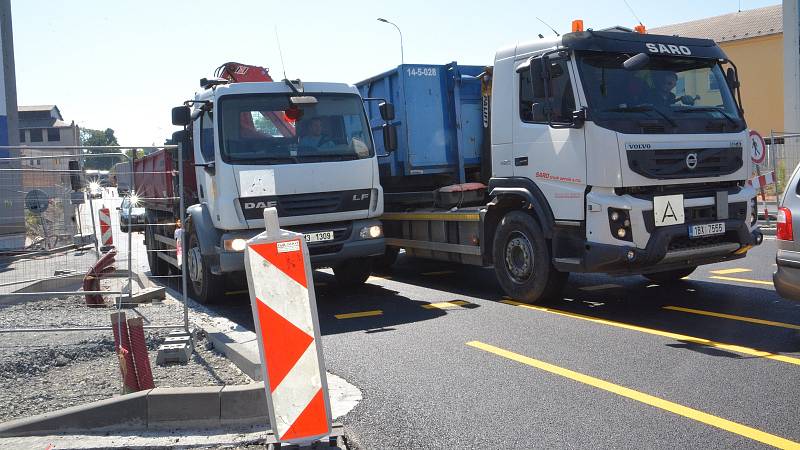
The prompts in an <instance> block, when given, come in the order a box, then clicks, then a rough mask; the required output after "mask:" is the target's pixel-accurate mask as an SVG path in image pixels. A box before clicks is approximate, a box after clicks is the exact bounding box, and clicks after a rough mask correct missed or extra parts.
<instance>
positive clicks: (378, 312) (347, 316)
mask: <svg viewBox="0 0 800 450" xmlns="http://www.w3.org/2000/svg"><path fill="white" fill-rule="evenodd" d="M380 315H383V311H381V310H380V309H376V310H374V311H362V312H354V313H347V314H336V315H335V316H333V317H336V318H337V319H355V318H357V317H370V316H380Z"/></svg>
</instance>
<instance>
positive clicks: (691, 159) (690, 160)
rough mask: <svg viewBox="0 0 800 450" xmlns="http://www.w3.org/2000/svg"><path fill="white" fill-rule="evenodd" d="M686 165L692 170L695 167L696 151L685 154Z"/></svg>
mask: <svg viewBox="0 0 800 450" xmlns="http://www.w3.org/2000/svg"><path fill="white" fill-rule="evenodd" d="M686 167H688V168H689V169H690V170H694V168H695V167H697V153H689V154H688V155H686Z"/></svg>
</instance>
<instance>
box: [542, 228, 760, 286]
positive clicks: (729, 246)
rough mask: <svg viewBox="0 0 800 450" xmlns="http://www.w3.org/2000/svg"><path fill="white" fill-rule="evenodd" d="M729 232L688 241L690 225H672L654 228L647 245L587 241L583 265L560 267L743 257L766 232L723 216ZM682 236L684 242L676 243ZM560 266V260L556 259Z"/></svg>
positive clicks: (633, 267) (646, 265)
mask: <svg viewBox="0 0 800 450" xmlns="http://www.w3.org/2000/svg"><path fill="white" fill-rule="evenodd" d="M724 222H725V227H726V230H727V232H726V235H725V237H724V238H723V239H720V241H719V242H712V243H706V242H697V243H696V244H692V243H691V241H688V242H687V241H686V240H685V239H683V238H685V237H686V235H687V226H686V225H672V226H667V227H662V228H659V229H657V230H655V231H654V232H653V233H652V234H651V236H650V240H649V242H648V244H647V247H646V248H644V249H640V248H636V247H627V246H620V245H613V244H602V243H595V242H587V243H586V245H585V247H584V249H585V250H584V254H583V258H581V260H582V262H581V265H580V267H575V266H574V265H571V266H569V267H560V268H561V269H562V270H568V271H570V272H601V273H609V274H619V275H627V274H640V273H649V272H662V271H665V270H672V269H679V268H683V267H692V266H700V265H704V264H712V263H717V262H722V261H730V260H734V259H739V258H743V257H744V256H745V255H746V254H747V251H748V250H749V249H750V248H751V247H753V246H755V245H760V244H761V242H762V241H763V238H764V236H763V235H762V234H761V232H760V231H759V230H753V231H751V230H750V228H749V226H748V225H747V223H746V222H743V221H740V220H724ZM676 240H681V241H682V242H684V243H686V245H685V246H681V247H677V248H676V247H675V245H674V242H675V241H676ZM555 265H556V267H557V268H558V267H559V262H558V260H556V261H555Z"/></svg>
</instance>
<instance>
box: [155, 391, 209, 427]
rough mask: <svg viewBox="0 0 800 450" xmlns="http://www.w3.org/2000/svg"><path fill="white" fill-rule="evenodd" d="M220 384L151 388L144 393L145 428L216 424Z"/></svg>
mask: <svg viewBox="0 0 800 450" xmlns="http://www.w3.org/2000/svg"><path fill="white" fill-rule="evenodd" d="M221 391H222V386H203V387H188V388H187V387H181V388H155V389H153V390H152V391H150V394H148V396H147V402H148V404H147V428H174V427H176V426H181V427H214V426H219V423H220V419H219V415H220V406H219V405H220V398H219V397H220V396H219V393H220V392H221Z"/></svg>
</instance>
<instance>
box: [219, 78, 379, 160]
mask: <svg viewBox="0 0 800 450" xmlns="http://www.w3.org/2000/svg"><path fill="white" fill-rule="evenodd" d="M305 95H313V96H314V97H316V98H317V100H318V103H316V104H313V105H292V104H291V103H290V101H289V96H288V95H286V94H246V95H233V96H229V97H223V98H222V99H221V100H220V110H221V112H220V117H219V127H220V132H219V135H220V150H221V154H222V159H223V161H225V162H227V163H236V164H296V163H305V162H325V161H345V160H353V159H362V158H369V157H371V156H373V155H374V153H373V149H372V141H371V139H370V134H369V127H368V125H367V121H366V117H365V115H364V107H363V105H362V103H361V99H360V98H359V97H358V96H356V95H350V94H316V93H315V94H305Z"/></svg>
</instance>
